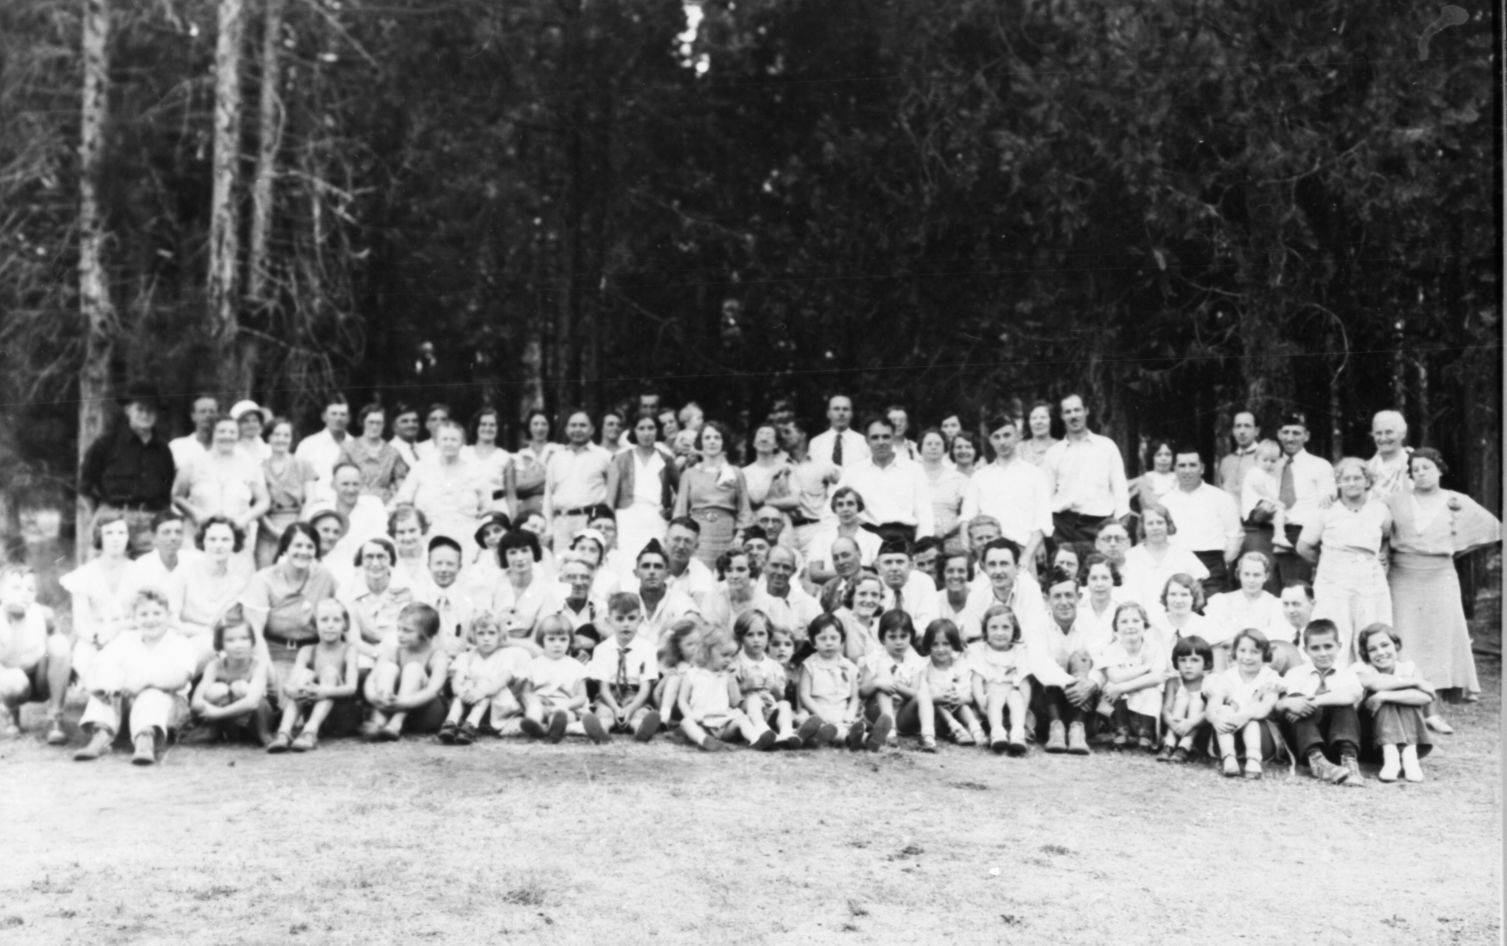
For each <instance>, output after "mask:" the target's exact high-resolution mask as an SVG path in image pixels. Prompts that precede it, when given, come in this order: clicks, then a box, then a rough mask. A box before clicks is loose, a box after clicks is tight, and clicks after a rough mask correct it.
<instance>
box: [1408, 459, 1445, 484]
mask: <svg viewBox="0 0 1507 946" xmlns="http://www.w3.org/2000/svg"><path fill="white" fill-rule="evenodd" d="M1408 471H1409V472H1410V473H1412V475H1413V489H1414V490H1416V491H1417V492H1420V493H1431V492H1433V491H1434V490H1436V489H1438V488H1439V465H1438V464H1437V463H1435V462H1434V461H1433V460H1430V459H1429V458H1428V457H1414V458H1413V459H1412V460H1411V461H1409V463H1408Z"/></svg>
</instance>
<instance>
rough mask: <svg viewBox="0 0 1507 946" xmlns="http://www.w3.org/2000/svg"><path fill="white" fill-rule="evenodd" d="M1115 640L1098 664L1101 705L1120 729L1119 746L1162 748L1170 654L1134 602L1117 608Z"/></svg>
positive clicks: (1116, 735)
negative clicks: (1151, 636) (1160, 724)
mask: <svg viewBox="0 0 1507 946" xmlns="http://www.w3.org/2000/svg"><path fill="white" fill-rule="evenodd" d="M1113 623H1114V631H1115V637H1114V640H1113V641H1111V642H1110V643H1109V644H1108V645H1106V646H1105V647H1104V649H1103V650H1102V651H1100V652H1099V657H1098V659H1096V660H1095V661H1094V666H1095V671H1094V672H1095V673H1096V674H1097V675H1098V680H1099V683H1100V690H1099V707H1098V711H1099V714H1100V715H1101V716H1106V717H1108V718H1109V720H1110V721H1111V724H1112V725H1113V726H1114V747H1115V748H1116V749H1124V748H1126V747H1128V746H1130V745H1131V744H1134V745H1136V746H1138V747H1139V748H1141V749H1144V750H1146V751H1147V752H1153V751H1155V750H1156V717H1157V713H1158V711H1159V710H1160V709H1161V705H1162V683H1163V682H1164V681H1165V680H1166V678H1167V673H1166V669H1165V668H1166V667H1167V655H1166V652H1165V651H1164V650H1162V648H1161V646H1160V645H1159V644H1157V643H1156V642H1155V641H1151V640H1147V636H1146V632H1147V630H1148V629H1149V626H1150V623H1151V622H1150V619H1149V618H1148V617H1147V615H1146V609H1145V608H1143V607H1141V606H1140V605H1139V604H1136V603H1135V602H1134V601H1127V602H1126V603H1124V604H1122V605H1120V606H1119V607H1117V608H1115V617H1114V622H1113Z"/></svg>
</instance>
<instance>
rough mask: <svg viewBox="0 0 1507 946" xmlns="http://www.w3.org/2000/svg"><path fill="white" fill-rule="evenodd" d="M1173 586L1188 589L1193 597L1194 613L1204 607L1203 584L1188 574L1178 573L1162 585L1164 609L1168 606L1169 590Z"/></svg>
mask: <svg viewBox="0 0 1507 946" xmlns="http://www.w3.org/2000/svg"><path fill="white" fill-rule="evenodd" d="M1173 585H1178V586H1180V587H1183V588H1186V589H1188V593H1189V594H1191V595H1192V596H1193V610H1194V611H1197V610H1198V609H1200V608H1202V607H1203V606H1204V586H1203V582H1201V581H1198V580H1197V579H1196V578H1194V577H1193V576H1192V575H1190V574H1188V573H1187V572H1178V573H1177V574H1175V575H1173V576H1172V577H1170V578H1168V579H1167V581H1166V582H1165V583H1164V584H1163V585H1162V596H1161V604H1162V607H1164V608H1165V607H1166V606H1167V589H1168V588H1171V587H1172V586H1173Z"/></svg>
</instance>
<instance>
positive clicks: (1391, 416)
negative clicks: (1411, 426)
mask: <svg viewBox="0 0 1507 946" xmlns="http://www.w3.org/2000/svg"><path fill="white" fill-rule="evenodd" d="M1381 420H1389V421H1392V422H1393V423H1394V424H1396V425H1397V426H1398V427H1400V428H1401V429H1402V433H1403V435H1404V436H1406V434H1407V432H1408V419H1407V418H1406V417H1403V416H1402V411H1396V410H1392V409H1391V408H1385V409H1383V410H1379V411H1377V412H1376V413H1375V414H1372V415H1371V424H1372V426H1375V425H1376V422H1377V421H1381Z"/></svg>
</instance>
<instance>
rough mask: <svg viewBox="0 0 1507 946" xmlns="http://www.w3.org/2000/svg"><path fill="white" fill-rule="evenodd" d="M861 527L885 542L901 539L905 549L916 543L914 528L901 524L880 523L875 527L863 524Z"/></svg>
mask: <svg viewBox="0 0 1507 946" xmlns="http://www.w3.org/2000/svg"><path fill="white" fill-rule="evenodd" d="M863 527H864V528H865V529H867V530H868V531H870V532H872V533H874V534H875V535H877V536H879V538H881V539H883V540H885V541H889V540H891V539H903V540H905V545H906V547H907V548H909V547H910V546H912V545H914V544H915V542H916V527H915V526H908V525H905V524H904V523H901V522H881V523H879V525H877V526H876V525H870V524H868V523H864V525H863Z"/></svg>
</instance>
